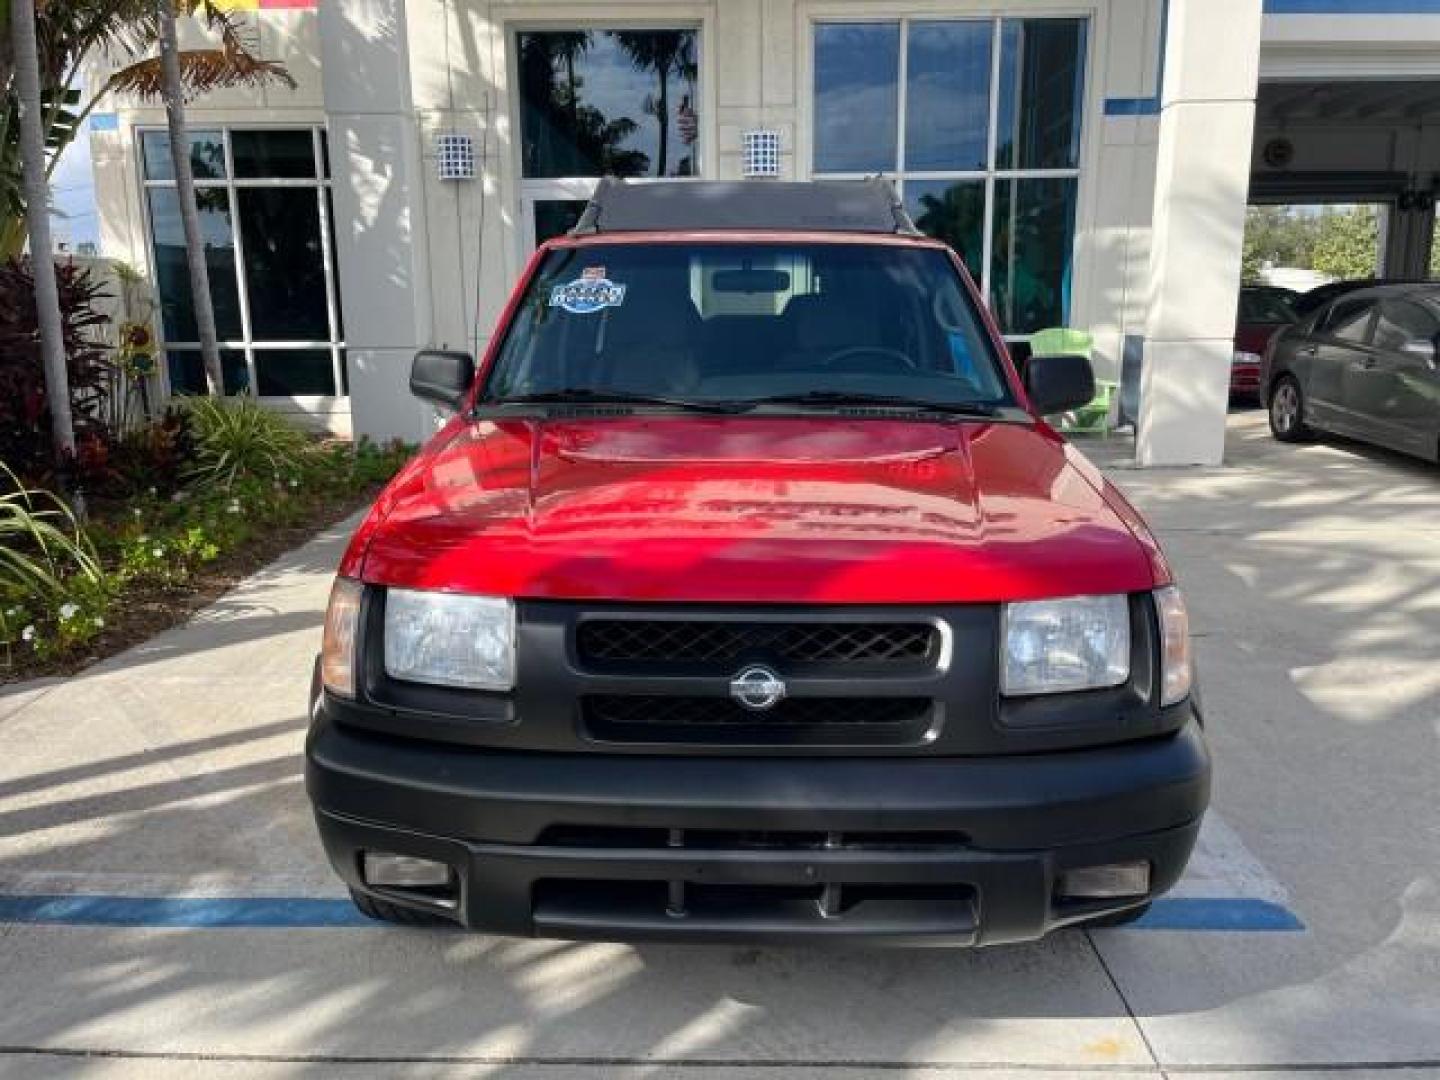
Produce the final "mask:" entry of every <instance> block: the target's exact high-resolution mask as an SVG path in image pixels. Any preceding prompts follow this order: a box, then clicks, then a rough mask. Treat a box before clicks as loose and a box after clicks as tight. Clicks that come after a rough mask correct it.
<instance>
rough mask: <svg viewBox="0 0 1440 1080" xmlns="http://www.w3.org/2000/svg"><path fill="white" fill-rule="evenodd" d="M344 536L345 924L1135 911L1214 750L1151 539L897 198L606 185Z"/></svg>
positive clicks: (430, 379) (933, 923) (960, 940)
mask: <svg viewBox="0 0 1440 1080" xmlns="http://www.w3.org/2000/svg"><path fill="white" fill-rule="evenodd" d="M411 387H412V389H413V390H414V391H415V392H416V393H418V394H420V395H421V396H423V397H426V398H428V399H430V400H433V401H437V402H441V403H443V404H444V405H446V406H447V407H449V408H450V409H452V410H453V411H454V415H453V417H452V418H451V419H450V421H449V422H448V423H447V424H446V425H445V427H444V428H443V429H442V430H441V431H440V432H439V433H438V434H437V435H436V436H435V437H434V438H433V439H432V440H431V441H430V442H429V443H428V444H427V445H426V446H425V447H424V448H423V449H422V450H421V451H420V453H419V455H418V456H417V457H416V458H415V460H414V461H413V462H411V463H410V465H409V466H407V467H406V468H405V469H404V470H403V471H402V472H401V473H400V475H399V476H397V477H396V478H395V480H394V481H393V482H392V483H391V484H390V485H389V487H388V488H387V489H386V490H385V492H384V493H383V494H382V495H381V497H380V499H379V500H378V501H377V503H376V505H375V507H374V509H373V510H372V511H371V513H370V515H369V517H368V518H366V520H365V522H364V523H363V524H362V525H361V526H360V529H359V530H358V532H357V533H356V535H355V537H354V539H353V540H352V542H351V544H350V547H349V549H348V550H347V552H346V554H345V557H344V560H343V561H342V563H341V566H340V573H339V576H338V577H337V579H336V581H335V586H334V590H333V592H332V595H331V601H330V607H329V610H328V612H327V615H326V621H325V637H324V646H323V652H322V656H321V659H320V662H319V663H318V664H317V667H316V674H315V682H314V686H313V689H312V699H311V728H310V734H309V740H308V743H307V756H308V764H307V772H306V782H307V786H308V789H309V792H310V797H311V799H312V800H313V802H314V804H315V813H316V820H317V821H318V823H319V827H320V834H321V837H322V838H323V840H324V844H325V848H326V851H327V852H328V853H329V856H330V860H331V862H332V863H333V864H334V866H335V869H336V871H337V872H338V873H339V875H340V876H341V878H343V879H344V880H345V882H346V883H347V884H348V885H349V886H350V888H351V891H352V893H353V895H354V897H355V901H356V903H357V904H358V905H359V906H360V908H361V909H362V910H364V911H365V912H367V913H368V914H371V915H373V916H375V917H376V918H382V919H391V920H397V921H418V920H425V919H435V920H443V921H450V922H458V923H460V924H462V925H464V926H467V927H471V928H474V929H483V930H487V931H497V932H501V933H508V934H537V935H542V936H547V937H562V938H602V939H632V938H646V937H649V938H667V939H676V938H678V939H699V940H711V941H715V940H743V941H755V940H816V939H833V938H840V939H844V940H847V941H854V940H864V941H874V942H889V943H897V942H901V943H924V942H929V943H935V942H938V943H949V944H961V945H977V944H989V943H994V942H1007V941H1019V940H1026V939H1031V938H1036V937H1039V936H1040V935H1041V934H1043V933H1045V932H1046V931H1048V930H1050V929H1052V928H1054V927H1058V926H1065V925H1071V924H1076V923H1084V922H1093V921H1094V920H1096V919H1097V918H1098V919H1112V920H1114V919H1126V918H1130V917H1133V916H1135V915H1137V914H1139V913H1141V912H1143V911H1144V909H1145V906H1146V905H1147V904H1148V903H1149V901H1150V900H1151V898H1153V897H1154V896H1156V895H1157V894H1159V893H1161V892H1163V891H1164V890H1166V889H1168V888H1169V887H1170V886H1171V885H1172V884H1174V882H1175V881H1176V879H1177V878H1178V877H1179V876H1180V874H1181V871H1182V870H1183V869H1184V867H1185V863H1186V860H1187V859H1188V858H1189V856H1190V851H1191V848H1192V847H1193V845H1194V843H1195V838H1196V835H1197V833H1198V831H1199V828H1200V821H1201V817H1202V815H1203V814H1204V812H1205V807H1206V804H1207V801H1208V798H1209V783H1210V762H1209V757H1208V754H1207V753H1206V749H1205V741H1204V739H1203V737H1202V734H1201V726H1200V725H1201V717H1200V704H1199V698H1198V694H1197V692H1196V690H1195V688H1194V685H1193V672H1192V668H1191V662H1190V641H1189V632H1188V623H1187V617H1186V613H1185V604H1184V600H1183V599H1182V598H1181V595H1180V591H1179V589H1178V588H1177V587H1176V585H1175V582H1174V580H1173V578H1172V575H1171V572H1170V568H1169V565H1168V564H1167V563H1166V561H1165V558H1164V556H1163V555H1162V554H1161V552H1160V549H1159V547H1158V546H1157V544H1156V542H1155V539H1154V537H1153V536H1152V535H1151V534H1150V531H1149V530H1148V529H1147V528H1146V526H1145V523H1144V522H1143V521H1142V520H1141V518H1140V516H1139V515H1138V514H1137V513H1136V512H1135V510H1134V509H1133V508H1131V506H1130V505H1129V504H1128V503H1127V502H1126V501H1125V499H1124V497H1123V496H1122V495H1121V494H1120V492H1119V491H1117V490H1116V489H1115V488H1114V487H1113V486H1112V485H1111V484H1110V483H1109V482H1108V481H1107V480H1106V478H1105V477H1104V475H1103V474H1102V473H1100V472H1099V470H1097V469H1096V468H1095V467H1094V466H1092V465H1091V464H1090V463H1089V462H1088V461H1086V460H1085V459H1084V458H1083V457H1082V456H1080V455H1079V454H1078V453H1077V452H1076V451H1075V450H1074V449H1072V448H1071V447H1069V446H1068V445H1066V443H1065V442H1064V440H1063V439H1061V438H1060V436H1059V435H1058V434H1056V432H1055V431H1054V430H1053V429H1052V428H1051V427H1050V426H1049V425H1048V424H1047V423H1046V422H1045V420H1044V419H1043V417H1044V416H1045V415H1048V414H1052V413H1055V412H1059V411H1063V410H1065V409H1071V408H1075V407H1078V406H1079V405H1082V404H1084V403H1085V402H1087V401H1089V400H1090V399H1091V398H1092V397H1093V395H1094V380H1093V377H1092V375H1091V372H1090V369H1089V364H1088V362H1087V361H1086V360H1085V359H1084V358H1081V357H1053V356H1045V357H1035V358H1033V359H1032V360H1031V361H1030V363H1029V365H1028V367H1027V369H1026V374H1025V378H1024V380H1023V381H1022V380H1021V379H1020V377H1019V376H1018V375H1017V373H1016V371H1015V369H1014V368H1013V367H1012V366H1011V364H1010V361H1009V358H1008V357H1007V355H1006V353H1005V348H1004V343H1003V340H1002V339H1001V337H1000V336H999V334H998V332H997V331H996V328H995V326H994V324H993V322H992V321H991V320H990V319H989V317H988V315H987V314H986V312H985V311H984V309H983V307H982V305H981V303H980V301H979V298H978V297H977V295H976V293H975V289H974V286H973V284H972V283H971V282H970V280H969V278H968V276H967V275H966V273H965V270H964V267H963V265H962V263H961V262H960V260H959V258H958V257H957V256H956V255H955V253H954V252H953V251H951V250H950V249H949V248H948V247H946V246H945V245H943V244H941V243H938V242H937V241H934V240H931V239H928V238H926V237H924V236H921V235H919V234H918V233H917V232H916V231H915V229H914V226H913V225H912V224H911V223H910V221H909V219H908V217H906V215H905V213H904V211H903V210H902V209H901V208H900V207H899V205H898V203H897V202H896V200H895V197H894V192H893V190H892V189H891V188H890V187H889V185H888V184H886V183H883V182H878V181H870V182H858V181H835V182H828V183H815V184H781V183H755V182H751V183H747V184H738V185H727V184H705V183H684V184H646V185H636V186H633V187H631V186H626V185H619V184H606V185H604V186H602V188H601V191H600V193H599V194H598V195H597V197H596V199H595V200H594V201H593V202H592V204H591V205H590V208H589V209H588V210H587V211H586V213H585V215H584V217H583V218H582V219H581V221H580V224H579V225H578V226H577V229H576V231H575V233H573V234H572V235H570V236H567V237H564V238H562V239H558V240H552V241H550V242H549V243H547V244H545V245H544V246H543V247H542V248H541V249H540V250H539V251H538V252H537V253H536V255H535V257H534V259H533V260H532V261H531V263H530V265H529V266H528V267H527V268H526V270H525V272H524V275H523V277H522V279H521V281H520V282H519V285H518V286H517V289H516V292H515V296H514V299H513V300H512V301H511V304H510V306H509V307H508V309H507V310H506V313H505V315H504V316H503V318H502V321H501V325H500V327H499V329H498V332H497V333H496V334H495V336H494V339H493V344H492V345H491V347H490V350H489V354H488V355H487V357H486V358H485V360H484V362H483V363H482V365H481V367H480V369H479V371H478V373H477V371H476V370H475V367H474V365H473V364H472V362H471V359H470V357H468V356H465V355H462V354H458V353H448V352H439V353H436V352H426V353H422V354H420V355H419V356H418V357H417V358H416V361H415V367H414V371H413V374H412V378H411Z"/></svg>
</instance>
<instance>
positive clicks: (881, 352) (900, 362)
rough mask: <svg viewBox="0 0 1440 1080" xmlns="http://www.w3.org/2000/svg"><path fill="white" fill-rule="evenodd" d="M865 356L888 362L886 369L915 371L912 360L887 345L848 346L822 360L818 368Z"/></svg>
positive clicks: (833, 365) (834, 365) (834, 366)
mask: <svg viewBox="0 0 1440 1080" xmlns="http://www.w3.org/2000/svg"><path fill="white" fill-rule="evenodd" d="M866 355H869V356H875V357H880V358H882V359H884V360H886V361H888V364H887V366H888V367H892V368H908V369H909V370H911V371H914V370H915V361H914V360H912V359H911V358H910V357H909V356H907V355H906V354H905V353H903V352H901V351H900V350H899V349H892V348H890V347H889V346H888V345H849V346H846V347H845V348H843V349H841V350H839V351H838V352H833V353H831V354H830V355H829V356H827V357H825V359H824V360H821V361H820V366H821V367H825V368H836V367H839V366H840V365H841V364H843V363H844V362H845V361H847V360H850V359H852V358H853V357H857V356H866ZM850 370H852V371H859V372H861V373H863V372H864V371H865V369H864V368H851V369H850Z"/></svg>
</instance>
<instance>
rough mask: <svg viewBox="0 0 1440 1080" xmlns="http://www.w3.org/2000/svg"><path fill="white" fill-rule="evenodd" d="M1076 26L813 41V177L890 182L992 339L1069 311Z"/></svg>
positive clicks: (904, 22) (880, 33) (819, 31)
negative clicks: (959, 268) (952, 259)
mask: <svg viewBox="0 0 1440 1080" xmlns="http://www.w3.org/2000/svg"><path fill="white" fill-rule="evenodd" d="M1085 35H1086V21H1085V20H1084V19H1060V18H1055V19H1043V18H1037V19H1004V18H1000V19H991V18H987V19H900V20H893V21H882V22H863V23H845V22H821V23H817V24H816V25H815V28H814V74H815V85H814V132H813V152H812V159H813V161H812V170H811V171H812V172H813V174H814V175H815V176H817V177H844V176H865V175H869V174H871V173H876V172H883V173H886V174H889V175H893V176H894V177H895V178H896V182H897V184H898V185H899V187H900V193H901V196H902V198H903V199H904V200H905V205H906V208H907V209H908V210H909V211H910V214H911V216H912V217H913V218H914V219H915V223H916V224H917V225H918V226H919V227H920V228H921V229H922V230H924V231H925V232H927V233H929V234H930V235H931V236H935V237H938V238H939V239H942V240H944V241H946V242H947V243H949V244H950V245H951V246H952V247H953V248H955V250H956V251H957V252H959V254H960V256H961V257H962V258H963V259H964V260H965V265H966V266H967V267H968V268H969V270H970V273H971V274H972V275H973V276H974V278H975V280H976V281H977V282H979V283H980V286H981V289H982V290H983V292H984V293H985V295H986V297H987V298H988V299H989V302H990V305H991V307H992V308H993V309H994V311H995V314H996V316H997V318H998V319H999V320H1000V325H1001V327H1002V328H1003V329H1004V331H1005V333H1007V334H1010V335H1016V336H1019V335H1023V334H1028V333H1031V332H1033V331H1035V330H1039V329H1041V328H1043V327H1047V326H1063V325H1064V324H1065V321H1066V317H1067V314H1068V310H1069V306H1070V305H1069V300H1070V295H1069V294H1070V273H1071V259H1072V251H1073V248H1074V237H1075V200H1076V190H1077V187H1078V184H1079V176H1080V117H1081V111H1082V108H1083V101H1084V85H1085Z"/></svg>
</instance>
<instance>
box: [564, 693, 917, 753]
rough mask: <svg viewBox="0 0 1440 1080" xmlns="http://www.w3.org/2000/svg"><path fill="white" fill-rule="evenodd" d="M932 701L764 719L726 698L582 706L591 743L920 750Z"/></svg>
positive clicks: (642, 697) (835, 703)
mask: <svg viewBox="0 0 1440 1080" xmlns="http://www.w3.org/2000/svg"><path fill="white" fill-rule="evenodd" d="M933 712H934V705H933V703H932V702H931V701H930V700H929V699H928V698H910V697H897V698H889V697H815V698H809V697H806V698H786V699H785V700H783V701H781V702H780V703H779V704H777V705H775V706H774V707H773V708H770V709H766V710H764V711H763V712H757V711H754V710H751V709H747V708H745V707H744V706H742V705H739V704H737V703H736V702H734V701H732V700H731V699H729V698H725V697H699V696H670V695H661V694H595V695H590V696H587V697H585V698H583V699H582V701H581V718H582V720H583V723H584V725H585V728H586V730H587V731H588V732H589V733H590V735H591V737H592V738H596V739H600V740H602V741H606V742H692V743H704V742H727V743H738V742H743V743H760V744H767V743H777V744H794V743H835V744H845V743H865V744H890V745H903V744H907V743H914V742H918V741H920V740H921V739H923V738H924V736H925V734H926V732H927V731H928V730H929V727H930V721H931V717H932V714H933Z"/></svg>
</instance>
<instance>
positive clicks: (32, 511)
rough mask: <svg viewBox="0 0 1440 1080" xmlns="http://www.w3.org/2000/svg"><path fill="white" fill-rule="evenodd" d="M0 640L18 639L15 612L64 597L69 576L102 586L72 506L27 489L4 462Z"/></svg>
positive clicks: (0, 510) (97, 565) (0, 498)
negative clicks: (13, 613)
mask: <svg viewBox="0 0 1440 1080" xmlns="http://www.w3.org/2000/svg"><path fill="white" fill-rule="evenodd" d="M0 482H3V483H8V485H9V488H10V489H9V490H7V491H6V492H5V494H3V495H0V638H3V640H5V641H10V640H13V637H14V627H13V626H12V623H13V622H14V621H15V618H14V616H12V615H11V614H10V613H11V612H12V611H13V612H15V613H17V614H19V613H21V612H26V611H28V610H30V609H31V608H32V607H37V606H43V605H44V603H45V602H46V601H48V600H53V599H54V598H56V597H58V596H60V595H62V594H63V593H64V592H65V589H66V584H67V582H68V581H69V580H70V579H73V578H76V577H78V578H80V579H82V580H84V581H86V582H88V583H89V584H91V585H93V586H100V585H101V584H103V581H104V573H103V571H102V570H101V568H100V563H99V560H98V559H97V558H96V556H95V549H94V547H93V546H92V545H91V543H90V541H89V539H87V538H86V536H85V533H84V532H83V530H82V529H81V528H80V525H79V523H78V522H77V521H76V519H75V515H74V514H73V513H72V512H71V511H70V508H69V507H68V506H66V505H65V503H64V502H63V501H62V500H61V499H60V498H59V497H58V496H56V495H54V494H53V493H51V492H49V491H43V490H37V489H32V488H27V487H25V485H24V484H22V483H21V482H20V480H19V478H18V477H16V475H15V474H14V473H13V472H11V471H10V468H9V467H8V466H6V465H4V464H0Z"/></svg>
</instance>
